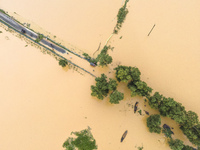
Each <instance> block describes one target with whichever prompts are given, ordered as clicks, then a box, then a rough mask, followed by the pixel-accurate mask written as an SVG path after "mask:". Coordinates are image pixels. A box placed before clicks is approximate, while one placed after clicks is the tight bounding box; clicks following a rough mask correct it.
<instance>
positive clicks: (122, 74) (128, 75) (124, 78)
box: [114, 65, 141, 83]
mask: <svg viewBox="0 0 200 150" xmlns="http://www.w3.org/2000/svg"><path fill="white" fill-rule="evenodd" d="M114 70H116V73H115V74H116V78H117V80H118V81H119V82H125V83H128V82H129V81H134V82H136V81H139V80H140V74H141V73H140V71H139V69H138V68H136V67H127V66H121V65H120V66H118V67H116V68H114Z"/></svg>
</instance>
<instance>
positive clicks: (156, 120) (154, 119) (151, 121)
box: [147, 114, 161, 134]
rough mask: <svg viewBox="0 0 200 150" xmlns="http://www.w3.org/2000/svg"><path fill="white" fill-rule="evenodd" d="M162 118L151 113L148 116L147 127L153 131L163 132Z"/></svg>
mask: <svg viewBox="0 0 200 150" xmlns="http://www.w3.org/2000/svg"><path fill="white" fill-rule="evenodd" d="M160 125H161V118H160V115H158V114H156V115H151V116H149V117H148V118H147V127H149V131H150V132H151V133H152V132H154V133H158V134H160V133H161V127H160Z"/></svg>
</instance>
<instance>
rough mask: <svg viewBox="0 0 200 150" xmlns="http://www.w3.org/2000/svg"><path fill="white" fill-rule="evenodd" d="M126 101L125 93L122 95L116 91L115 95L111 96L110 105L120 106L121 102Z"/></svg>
mask: <svg viewBox="0 0 200 150" xmlns="http://www.w3.org/2000/svg"><path fill="white" fill-rule="evenodd" d="M123 99H124V93H121V92H119V91H117V90H115V91H114V92H113V93H111V94H110V103H111V104H119V101H121V100H123Z"/></svg>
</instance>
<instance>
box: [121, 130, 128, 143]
mask: <svg viewBox="0 0 200 150" xmlns="http://www.w3.org/2000/svg"><path fill="white" fill-rule="evenodd" d="M127 133H128V130H126V131H125V132H124V134H123V135H122V138H121V142H123V140H124V139H125V137H126V135H127Z"/></svg>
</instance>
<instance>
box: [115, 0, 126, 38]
mask: <svg viewBox="0 0 200 150" xmlns="http://www.w3.org/2000/svg"><path fill="white" fill-rule="evenodd" d="M128 1H129V0H126V1H125V3H124V5H123V6H122V7H121V8H120V9H119V11H118V14H117V24H116V26H115V28H114V31H113V33H115V34H117V33H118V31H119V30H120V28H121V27H122V23H123V22H124V20H125V18H126V15H127V14H128V9H127V8H126V5H127V3H128Z"/></svg>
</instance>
